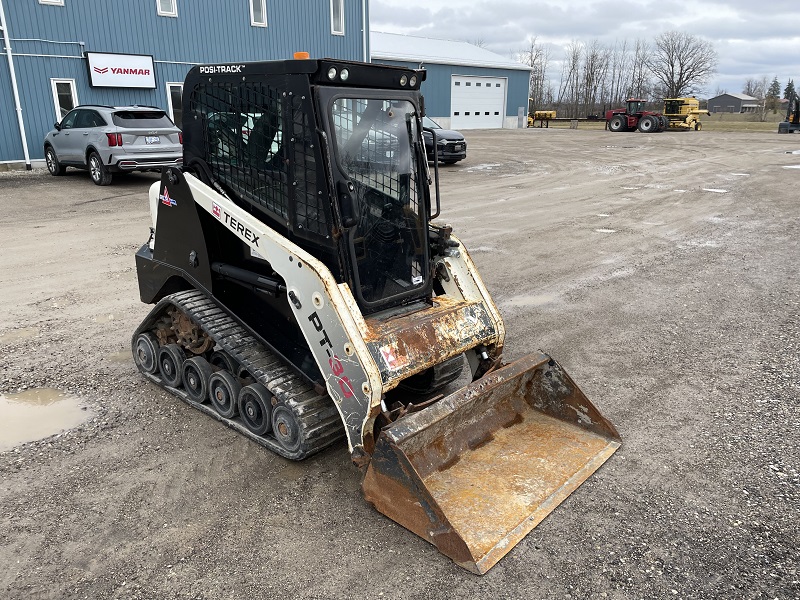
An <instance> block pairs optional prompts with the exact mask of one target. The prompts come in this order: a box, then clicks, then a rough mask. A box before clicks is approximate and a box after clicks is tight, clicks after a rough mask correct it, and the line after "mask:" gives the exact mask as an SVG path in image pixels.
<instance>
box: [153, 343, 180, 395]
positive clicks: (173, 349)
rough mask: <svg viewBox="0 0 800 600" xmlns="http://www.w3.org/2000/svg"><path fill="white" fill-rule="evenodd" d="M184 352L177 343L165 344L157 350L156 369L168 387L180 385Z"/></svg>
mask: <svg viewBox="0 0 800 600" xmlns="http://www.w3.org/2000/svg"><path fill="white" fill-rule="evenodd" d="M185 360H186V354H185V353H184V351H183V348H181V347H180V346H178V344H167V345H166V346H162V347H161V349H160V350H159V351H158V371H159V373H161V378H162V379H163V380H164V384H165V385H167V386H169V387H174V388H177V387H180V385H181V377H182V375H183V363H184V361H185Z"/></svg>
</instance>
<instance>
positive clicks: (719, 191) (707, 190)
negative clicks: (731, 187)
mask: <svg viewBox="0 0 800 600" xmlns="http://www.w3.org/2000/svg"><path fill="white" fill-rule="evenodd" d="M703 191H704V192H714V193H715V194H727V193H728V190H722V189H720V188H703Z"/></svg>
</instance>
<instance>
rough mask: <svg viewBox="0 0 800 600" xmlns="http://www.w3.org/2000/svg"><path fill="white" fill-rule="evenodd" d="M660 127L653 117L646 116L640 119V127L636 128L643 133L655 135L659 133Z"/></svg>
mask: <svg viewBox="0 0 800 600" xmlns="http://www.w3.org/2000/svg"><path fill="white" fill-rule="evenodd" d="M658 127H659V124H658V123H657V122H656V120H655V119H654V118H653V117H651V116H649V115H645V116H643V117H642V118H641V119H639V125H637V127H636V128H637V129H638V130H639V131H641V132H642V133H655V132H656V131H658Z"/></svg>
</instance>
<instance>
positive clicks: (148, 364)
mask: <svg viewBox="0 0 800 600" xmlns="http://www.w3.org/2000/svg"><path fill="white" fill-rule="evenodd" d="M133 362H134V363H136V366H137V367H138V369H139V370H140V371H142V372H143V373H151V374H153V375H155V374H156V373H158V338H157V337H156V336H154V335H153V334H152V333H150V332H149V331H145V332H144V333H140V334H139V335H137V336H136V341H134V343H133Z"/></svg>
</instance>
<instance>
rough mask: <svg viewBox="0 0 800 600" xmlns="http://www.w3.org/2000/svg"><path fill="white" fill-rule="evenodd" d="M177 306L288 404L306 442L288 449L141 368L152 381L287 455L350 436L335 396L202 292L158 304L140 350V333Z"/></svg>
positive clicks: (279, 400)
mask: <svg viewBox="0 0 800 600" xmlns="http://www.w3.org/2000/svg"><path fill="white" fill-rule="evenodd" d="M172 307H175V308H177V309H178V310H180V311H181V312H183V313H184V314H186V315H187V316H188V317H190V318H191V319H192V321H194V322H195V323H196V324H197V325H198V326H199V327H200V328H201V329H202V330H203V331H205V332H206V333H207V334H208V335H209V336H210V337H211V338H212V339H213V341H214V343H215V345H216V346H218V347H219V348H220V349H222V350H224V351H225V352H226V353H228V354H229V355H230V356H231V357H232V358H234V359H235V360H236V361H237V362H238V363H239V364H240V365H241V367H242V368H243V369H244V370H246V371H247V372H248V373H249V374H250V375H251V376H252V377H253V378H254V379H255V380H256V381H257V382H258V383H260V384H262V385H264V386H265V387H266V388H267V390H269V392H270V394H272V396H273V397H274V399H275V400H274V401H273V402H274V403H276V404H279V405H282V406H285V407H287V408H288V409H289V410H290V411H291V412H292V414H293V415H294V417H295V420H296V422H297V423H298V425H299V428H300V437H301V439H302V443H301V444H300V445H299V447H297V448H294V449H287V448H286V447H284V446H283V445H282V444H281V443H280V442H279V441H278V440H277V439H276V438H275V437H274V436H273V435H270V434H267V435H264V436H259V435H255V434H254V433H253V432H251V431H250V430H248V429H247V428H246V427H245V426H244V424H243V423H242V421H241V419H240V418H239V417H235V418H232V419H229V418H225V417H223V416H222V415H220V414H219V413H218V412H217V411H216V410H214V408H213V407H212V406H210V405H207V404H201V403H199V402H196V401H195V400H193V399H192V398H190V397H189V395H188V394H187V392H186V391H185V390H183V389H182V388H177V387H173V386H169V385H167V384H166V383H165V382H164V380H163V378H162V377H161V376H160V374H158V373H155V374H153V373H148V372H146V371H145V370H144V369H142V368H141V366H139V370H140V371H141V372H142V373H143V374H144V375H145V376H146V377H147V378H148V379H150V380H151V381H152V382H154V383H156V384H158V385H159V386H161V387H162V388H164V389H165V390H167V391H169V392H170V393H172V394H174V395H176V396H178V398H180V399H181V400H183V401H184V402H186V403H187V404H189V405H190V406H192V407H194V408H196V409H198V410H199V411H201V412H203V413H205V414H207V415H209V416H211V417H213V418H215V419H217V420H218V421H221V422H222V423H224V424H225V425H227V426H228V427H230V428H232V429H234V430H236V431H237V432H239V433H241V434H242V435H244V436H245V437H247V438H249V439H251V440H252V441H254V442H256V443H257V444H260V445H262V446H264V447H265V448H268V449H270V450H271V451H273V452H275V453H276V454H279V455H280V456H283V457H284V458H288V459H291V460H302V459H304V458H306V457H308V456H311V455H312V454H315V453H316V452H319V451H320V450H323V449H324V448H327V447H328V446H330V445H331V444H333V443H335V442H336V441H338V440H339V439H341V438H343V437H344V429H343V427H342V421H341V419H340V418H339V413H338V411H337V410H336V406H335V405H334V403H333V401H332V400H331V399H330V397H329V396H328V395H327V394H319V393H318V392H317V391H316V390H315V389H314V386H312V385H311V384H310V383H308V381H306V380H305V379H304V378H303V377H302V376H300V375H298V374H297V373H295V372H294V370H293V369H291V368H290V367H289V366H288V365H286V364H285V363H284V361H283V359H281V358H280V357H279V356H278V355H276V354H275V353H274V352H272V351H271V350H270V349H269V348H267V347H265V346H264V345H263V344H262V343H260V342H259V341H258V340H257V339H256V338H255V337H254V336H252V335H251V334H250V333H249V332H248V331H247V330H246V329H245V328H244V327H242V326H241V325H240V324H239V323H237V322H236V321H235V320H234V319H233V318H232V317H230V316H229V315H228V314H227V313H226V312H225V311H224V310H223V309H222V308H220V307H219V306H218V305H217V304H216V302H214V301H213V300H211V299H210V298H208V297H207V296H206V295H205V294H203V293H202V292H200V291H198V290H191V291H186V292H178V293H176V294H171V295H169V296H166V297H165V298H163V299H162V300H161V301H160V302H158V304H156V305H155V307H154V308H153V310H152V311H150V314H149V315H148V316H147V317H146V318H145V319H144V321H143V322H142V324H141V325H140V326H139V327H138V328H137V329H136V331H135V332H134V334H133V340H132V345H133V350H134V354H135V353H136V340H137V338H138V336H139V334H140V333H143V332H146V331H150V330H152V329H153V328H154V327H155V326H156V323H157V322H158V320H159V319H160V318H161V317H162V316H163V315H165V314H166V313H167V311H168V310H169V309H170V308H172ZM137 365H138V362H137ZM234 375H235V374H234Z"/></svg>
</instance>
